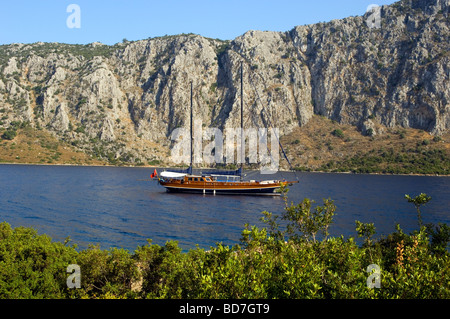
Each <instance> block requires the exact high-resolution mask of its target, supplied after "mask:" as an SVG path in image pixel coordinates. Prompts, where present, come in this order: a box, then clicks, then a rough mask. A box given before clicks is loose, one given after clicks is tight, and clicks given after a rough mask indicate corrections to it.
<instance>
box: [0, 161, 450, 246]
mask: <svg viewBox="0 0 450 319" xmlns="http://www.w3.org/2000/svg"><path fill="white" fill-rule="evenodd" d="M153 170H154V169H153V168H143V167H139V168H135V167H85V166H50V165H49V166H47V165H9V164H3V165H0V205H1V206H0V222H3V221H6V222H7V223H9V224H10V225H11V226H12V227H18V226H26V227H33V228H35V229H36V230H37V231H38V233H39V234H47V235H48V236H50V237H51V238H52V239H53V240H54V241H64V240H65V239H66V238H67V237H70V239H71V244H76V245H77V246H78V247H79V248H80V249H85V248H87V247H88V245H90V244H92V245H100V247H101V248H102V249H108V248H110V247H118V248H125V249H128V250H130V251H134V250H135V249H136V248H137V247H138V246H142V245H146V244H147V240H148V239H151V240H152V242H153V243H155V244H159V245H164V244H165V243H166V242H167V241H170V240H173V241H177V242H178V244H179V246H180V247H181V248H183V249H184V250H189V249H193V248H195V247H196V245H198V246H199V247H200V248H205V249H207V248H209V247H211V246H215V245H216V243H219V242H221V243H223V244H225V245H234V244H238V243H239V241H240V238H241V232H242V230H243V229H244V225H245V224H246V223H248V224H250V225H257V226H260V227H262V226H264V224H263V223H262V222H261V221H260V218H261V217H262V214H261V212H262V211H269V212H272V213H273V214H279V215H280V214H281V213H282V212H283V208H284V202H283V199H282V198H281V197H280V196H236V195H199V194H176V193H167V192H166V191H165V189H164V188H163V187H161V186H160V185H158V184H157V182H155V181H150V180H149V178H150V174H151V173H152V172H153ZM247 174H248V176H247V178H249V179H274V178H282V179H286V180H295V181H296V180H298V181H299V183H298V184H294V185H292V186H291V187H290V189H289V192H288V197H289V202H293V203H294V204H297V203H299V202H301V201H302V200H303V199H304V198H310V199H312V200H315V201H316V203H317V204H322V203H323V201H322V200H323V199H324V198H330V199H332V200H334V203H335V204H336V206H337V210H336V215H335V217H334V220H333V224H332V226H331V227H330V229H329V231H330V233H331V236H336V237H337V236H341V235H343V236H344V237H350V236H352V237H355V238H356V237H357V234H356V231H355V220H359V221H361V222H364V223H374V224H375V227H376V231H377V234H376V236H375V237H378V238H379V237H381V236H383V235H387V234H389V233H392V232H393V231H394V230H395V225H396V224H397V223H399V224H400V226H401V228H402V229H403V231H404V232H406V233H408V232H412V231H414V230H416V229H418V223H417V212H416V210H415V208H414V206H413V205H412V204H411V203H408V202H407V200H406V199H405V198H404V196H405V194H409V195H411V196H416V195H418V194H420V193H426V194H428V195H430V196H431V197H432V200H431V201H430V202H429V203H427V204H426V205H424V206H423V207H422V208H421V211H422V218H423V222H424V223H434V224H437V223H440V222H441V223H447V224H450V177H439V176H398V175H364V174H362V175H358V174H333V173H306V172H297V173H293V172H279V173H277V174H275V175H265V176H264V175H263V176H260V175H259V172H258V171H250V172H247Z"/></svg>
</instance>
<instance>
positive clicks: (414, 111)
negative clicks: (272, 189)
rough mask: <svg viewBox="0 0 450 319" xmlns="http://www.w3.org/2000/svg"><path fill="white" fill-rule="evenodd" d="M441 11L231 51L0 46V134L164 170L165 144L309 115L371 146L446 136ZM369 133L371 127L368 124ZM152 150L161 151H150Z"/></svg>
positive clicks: (224, 44)
mask: <svg viewBox="0 0 450 319" xmlns="http://www.w3.org/2000/svg"><path fill="white" fill-rule="evenodd" d="M448 13H449V0H404V1H400V2H397V3H394V4H393V5H391V6H383V7H382V8H381V9H380V11H379V16H378V18H379V22H380V24H379V27H373V26H371V25H370V24H368V23H367V21H368V19H370V18H371V16H370V15H371V13H366V14H364V15H362V16H357V17H349V18H346V19H341V20H333V21H330V22H327V23H318V24H314V25H306V26H297V27H295V28H293V29H292V30H290V31H287V32H268V31H265V32H262V31H248V32H246V33H245V34H243V35H242V36H240V37H237V38H236V39H234V40H233V41H221V40H217V39H208V38H205V37H202V36H199V35H194V34H183V35H177V36H166V37H160V38H153V39H146V40H141V41H135V42H128V41H124V42H123V43H118V44H116V45H113V46H107V45H103V44H101V43H92V44H89V45H69V44H58V43H34V44H11V45H3V46H0V110H1V112H2V114H0V115H1V116H2V120H1V122H0V128H1V127H4V128H7V127H8V125H9V123H10V122H11V121H12V120H20V121H26V122H29V123H30V124H31V125H33V126H35V127H40V128H44V129H46V130H49V131H51V132H53V133H54V134H55V135H56V136H57V137H59V138H61V139H64V140H66V141H68V142H70V143H72V144H74V145H76V146H77V147H79V148H81V149H83V150H86V151H89V152H94V153H95V154H96V155H97V156H100V157H104V158H108V159H117V158H122V159H126V160H129V161H131V162H136V161H137V162H139V161H144V162H145V160H152V159H165V158H166V157H167V149H168V147H170V134H171V132H172V131H173V130H174V129H175V128H177V127H181V126H186V127H187V126H188V125H189V112H190V111H189V105H190V83H191V82H192V83H193V87H194V96H193V102H194V103H193V105H194V113H195V118H196V119H197V120H201V121H202V123H203V126H204V127H218V128H222V129H223V128H225V127H239V126H240V118H239V111H240V73H239V68H240V64H241V62H242V63H243V69H244V76H243V79H244V101H245V120H244V126H245V127H277V128H279V129H280V133H281V134H287V133H290V132H291V131H292V130H293V129H294V128H295V127H298V126H302V125H305V124H306V123H308V121H309V119H310V118H311V117H312V115H313V114H321V115H323V116H326V117H328V118H331V119H333V120H335V121H338V122H340V123H345V124H352V125H355V126H358V127H359V128H360V130H361V132H362V133H363V134H382V132H383V130H382V129H380V127H382V126H387V127H395V126H403V127H412V128H418V129H423V130H427V131H429V132H431V133H433V134H441V133H442V132H444V131H446V130H448V129H449V128H450V116H449V114H450V106H449V100H450V83H449V82H450V80H449V77H450V76H449V73H450V70H449V60H450V56H449V51H450V50H449V41H448V39H449V38H450V33H449V23H450V18H449V15H448ZM374 123H376V125H375V124H374ZM158 146H161V147H162V148H159V147H158Z"/></svg>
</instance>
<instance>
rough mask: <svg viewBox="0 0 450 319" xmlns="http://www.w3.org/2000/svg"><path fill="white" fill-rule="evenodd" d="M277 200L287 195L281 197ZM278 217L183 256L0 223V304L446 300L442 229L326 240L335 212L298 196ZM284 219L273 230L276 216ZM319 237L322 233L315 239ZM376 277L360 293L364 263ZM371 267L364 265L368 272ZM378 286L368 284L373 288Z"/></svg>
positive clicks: (369, 231)
mask: <svg viewBox="0 0 450 319" xmlns="http://www.w3.org/2000/svg"><path fill="white" fill-rule="evenodd" d="M284 194H285V195H286V190H285V193H284ZM285 199H286V200H285V204H286V207H285V208H286V209H285V213H284V214H283V215H282V216H272V214H270V213H268V212H264V217H263V220H264V221H265V222H266V223H267V225H268V226H267V228H258V227H255V226H249V225H246V226H245V229H244V230H243V232H242V238H241V243H240V245H235V246H233V247H229V246H224V245H222V244H217V245H216V246H215V247H211V249H210V250H208V251H206V250H204V249H200V248H198V247H197V248H196V249H192V250H190V251H188V252H182V250H181V249H180V248H179V247H178V244H177V243H176V242H167V243H166V244H165V245H164V246H159V245H154V244H151V242H150V241H149V245H145V246H141V247H138V248H137V249H136V250H135V251H134V252H133V253H130V252H129V251H127V250H124V249H117V248H111V249H109V250H101V249H99V248H98V247H96V246H91V247H89V248H88V249H86V250H82V251H79V252H78V251H77V250H76V247H75V246H69V245H66V244H62V243H57V242H56V243H55V242H52V241H51V240H50V238H49V237H48V236H45V235H37V233H36V231H34V230H32V229H29V228H23V227H19V228H16V229H12V228H11V227H10V226H9V225H8V224H7V223H1V224H0V297H1V298H210V299H215V298H237V299H240V298H242V299H243V298H450V285H449V282H450V258H449V252H448V243H449V238H450V228H449V227H448V226H447V225H445V224H439V225H438V226H434V225H427V226H422V227H421V228H420V230H418V231H415V232H413V233H412V234H405V233H404V232H403V231H402V229H401V228H400V226H399V225H397V227H396V230H395V232H394V233H392V234H390V235H389V236H387V237H386V238H381V239H379V240H374V239H373V236H374V235H375V227H374V225H373V224H364V223H361V222H358V221H357V222H356V232H357V234H358V236H359V237H362V238H363V244H361V245H358V244H357V243H356V241H355V239H354V238H352V237H350V238H348V239H345V238H344V237H337V238H333V237H332V238H328V236H329V235H328V233H327V229H328V226H329V225H330V224H331V223H332V217H333V215H334V211H335V208H336V207H335V206H334V204H333V202H332V201H331V200H324V202H323V205H322V206H320V205H316V206H315V207H314V204H315V203H314V202H313V201H310V200H309V199H305V200H304V201H303V202H302V203H300V204H298V205H294V204H288V202H287V197H286V196H285ZM279 219H281V220H284V221H286V223H284V224H286V226H284V227H281V226H280V224H279V223H278V220H279ZM318 236H322V239H321V240H318ZM69 264H77V265H79V266H80V270H81V288H79V289H77V288H73V289H69V288H68V287H67V281H66V279H67V277H68V276H69V274H68V273H67V270H66V269H67V266H68V265H69ZM371 265H372V266H373V265H376V267H378V269H379V271H380V276H379V277H378V278H379V287H380V288H369V287H368V283H370V282H371V280H372V279H371V278H375V281H376V279H377V277H373V273H372V272H370V271H369V272H368V271H367V270H368V267H369V266H371ZM369 270H370V269H369ZM375 287H377V286H375Z"/></svg>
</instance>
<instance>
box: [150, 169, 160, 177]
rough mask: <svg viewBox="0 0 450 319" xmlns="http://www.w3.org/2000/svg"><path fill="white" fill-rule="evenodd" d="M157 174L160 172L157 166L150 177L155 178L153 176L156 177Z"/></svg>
mask: <svg viewBox="0 0 450 319" xmlns="http://www.w3.org/2000/svg"><path fill="white" fill-rule="evenodd" d="M157 175H158V172H156V168H155V171H154V172H153V173H152V175H150V178H153V177H155V176H157Z"/></svg>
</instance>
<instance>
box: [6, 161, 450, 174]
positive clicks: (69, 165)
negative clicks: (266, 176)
mask: <svg viewBox="0 0 450 319" xmlns="http://www.w3.org/2000/svg"><path fill="white" fill-rule="evenodd" d="M0 165H23V166H25V165H29V166H68V167H71V166H72V167H117V168H121V167H125V168H176V169H180V167H176V166H155V165H111V164H106V163H105V164H103V165H99V164H64V163H59V164H58V163H52V164H49V163H14V162H0ZM193 169H215V168H213V167H211V168H205V167H199V168H193ZM246 171H258V170H257V169H246ZM278 172H280V173H289V172H292V173H295V174H296V173H319V174H353V175H381V176H428V177H450V175H442V174H418V173H410V174H395V173H353V172H324V171H296V170H292V171H291V170H285V169H279V170H278Z"/></svg>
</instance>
